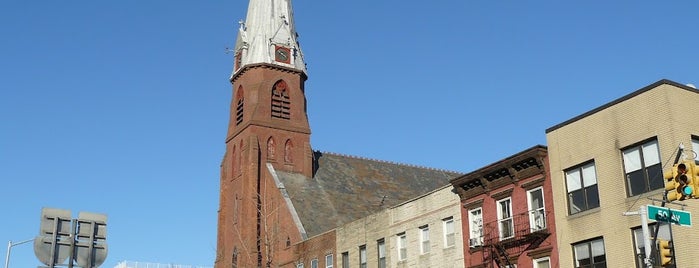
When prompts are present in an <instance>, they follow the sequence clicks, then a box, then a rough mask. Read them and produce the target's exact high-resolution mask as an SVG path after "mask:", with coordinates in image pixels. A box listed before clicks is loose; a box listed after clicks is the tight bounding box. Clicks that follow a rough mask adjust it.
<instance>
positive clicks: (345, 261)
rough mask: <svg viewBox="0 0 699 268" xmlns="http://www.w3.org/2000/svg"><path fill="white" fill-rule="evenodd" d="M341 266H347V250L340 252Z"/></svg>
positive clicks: (344, 267)
mask: <svg viewBox="0 0 699 268" xmlns="http://www.w3.org/2000/svg"><path fill="white" fill-rule="evenodd" d="M342 268H349V252H346V251H345V252H342Z"/></svg>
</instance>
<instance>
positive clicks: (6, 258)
mask: <svg viewBox="0 0 699 268" xmlns="http://www.w3.org/2000/svg"><path fill="white" fill-rule="evenodd" d="M10 250H12V240H10V241H7V255H5V268H7V267H8V266H10Z"/></svg>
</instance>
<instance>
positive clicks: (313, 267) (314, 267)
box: [311, 259, 318, 268]
mask: <svg viewBox="0 0 699 268" xmlns="http://www.w3.org/2000/svg"><path fill="white" fill-rule="evenodd" d="M311 268H318V259H312V260H311Z"/></svg>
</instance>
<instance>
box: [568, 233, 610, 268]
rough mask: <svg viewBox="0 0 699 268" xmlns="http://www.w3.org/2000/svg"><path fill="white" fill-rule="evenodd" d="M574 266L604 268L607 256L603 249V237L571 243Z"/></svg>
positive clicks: (578, 267)
mask: <svg viewBox="0 0 699 268" xmlns="http://www.w3.org/2000/svg"><path fill="white" fill-rule="evenodd" d="M573 253H574V254H575V263H574V264H575V267H576V268H606V267H607V257H606V254H605V251H604V239H602V238H598V239H594V240H590V241H585V242H580V243H576V244H573Z"/></svg>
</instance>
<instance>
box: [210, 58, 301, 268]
mask: <svg viewBox="0 0 699 268" xmlns="http://www.w3.org/2000/svg"><path fill="white" fill-rule="evenodd" d="M305 79H306V77H305V75H304V74H303V73H300V72H297V71H294V70H290V69H284V68H280V67H278V66H273V65H267V64H259V65H253V66H246V67H245V68H244V69H243V70H241V71H240V72H238V73H237V74H236V75H235V76H234V77H233V78H232V80H231V81H232V84H233V89H234V91H233V96H234V97H233V100H232V101H231V115H230V123H229V127H228V135H227V137H226V153H225V155H224V157H223V162H222V163H221V186H220V189H221V190H220V191H221V192H220V204H219V217H218V241H217V244H218V245H217V255H216V262H215V267H216V268H223V267H226V268H228V267H259V266H261V267H277V266H279V265H280V264H281V263H282V262H288V260H290V259H295V258H296V257H295V256H293V255H294V251H293V247H292V245H295V244H297V243H299V242H301V241H302V240H303V237H302V234H301V232H300V231H299V229H298V228H297V225H296V224H295V223H294V221H293V218H292V216H291V213H290V211H289V209H288V207H287V204H286V202H285V200H284V198H283V196H282V194H281V192H280V190H279V189H278V188H277V184H276V183H275V181H274V178H273V177H272V175H271V173H270V172H269V170H268V168H267V166H266V164H267V163H271V164H272V165H273V166H274V169H275V170H281V171H287V172H293V173H300V174H304V175H306V176H307V177H311V173H312V152H311V147H310V127H309V124H308V119H307V116H306V99H305V95H304V82H305ZM273 90H276V91H275V93H278V94H277V95H278V96H282V95H283V103H282V104H280V101H278V100H279V98H277V99H275V98H273V96H272V94H273ZM282 91H284V92H282ZM280 92H281V93H280ZM275 105H276V106H279V107H273V106H275ZM281 105H284V106H283V107H281ZM280 107H281V108H280ZM282 108H283V109H282ZM275 109H276V110H275ZM280 110H283V111H284V114H285V116H281V117H280V116H273V113H274V112H275V111H280ZM282 260H286V261H282Z"/></svg>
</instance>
